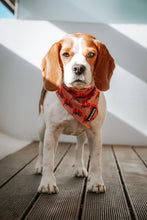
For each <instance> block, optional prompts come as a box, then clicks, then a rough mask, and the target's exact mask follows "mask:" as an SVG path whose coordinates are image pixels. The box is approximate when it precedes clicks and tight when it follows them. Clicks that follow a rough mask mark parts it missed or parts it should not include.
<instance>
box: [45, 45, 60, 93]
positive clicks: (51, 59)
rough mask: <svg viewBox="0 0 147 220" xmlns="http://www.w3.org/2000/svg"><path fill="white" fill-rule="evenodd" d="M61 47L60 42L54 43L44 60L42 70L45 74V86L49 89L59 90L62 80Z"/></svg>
mask: <svg viewBox="0 0 147 220" xmlns="http://www.w3.org/2000/svg"><path fill="white" fill-rule="evenodd" d="M60 49H61V43H60V42H57V43H55V44H53V45H52V47H51V48H50V50H49V51H48V53H47V54H46V56H45V57H44V58H43V60H42V64H41V70H42V74H43V82H44V88H45V89H46V90H48V91H55V90H57V89H58V88H59V87H60V85H61V82H62V64H61V60H60Z"/></svg>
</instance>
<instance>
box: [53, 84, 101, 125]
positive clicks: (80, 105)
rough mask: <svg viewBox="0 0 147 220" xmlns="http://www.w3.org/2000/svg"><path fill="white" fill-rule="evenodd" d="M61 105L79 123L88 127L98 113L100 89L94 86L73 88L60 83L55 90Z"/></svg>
mask: <svg viewBox="0 0 147 220" xmlns="http://www.w3.org/2000/svg"><path fill="white" fill-rule="evenodd" d="M56 94H57V97H58V98H59V100H60V102H61V103H62V105H63V107H64V108H65V109H66V110H67V111H68V112H69V113H70V114H71V115H72V116H73V117H74V118H75V119H76V120H77V121H79V122H80V123H81V124H83V125H84V126H86V127H88V128H89V127H90V123H91V121H92V120H94V119H95V118H96V116H97V114H98V101H99V95H100V91H99V90H98V89H97V88H96V87H95V86H93V87H90V88H87V89H75V88H71V87H67V86H66V85H65V84H62V85H61V87H60V88H59V89H58V90H57V91H56Z"/></svg>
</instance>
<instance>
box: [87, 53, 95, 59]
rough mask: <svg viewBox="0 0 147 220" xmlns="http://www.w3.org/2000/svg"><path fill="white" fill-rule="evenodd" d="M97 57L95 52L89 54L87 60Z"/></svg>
mask: <svg viewBox="0 0 147 220" xmlns="http://www.w3.org/2000/svg"><path fill="white" fill-rule="evenodd" d="M94 56H95V53H94V52H89V53H88V54H87V58H93V57H94Z"/></svg>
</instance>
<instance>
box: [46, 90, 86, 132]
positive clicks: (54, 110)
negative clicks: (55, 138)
mask: <svg viewBox="0 0 147 220" xmlns="http://www.w3.org/2000/svg"><path fill="white" fill-rule="evenodd" d="M44 117H45V118H44V119H45V121H46V122H47V123H48V124H49V125H50V126H51V127H56V129H60V130H61V133H62V134H66V135H75V136H77V135H80V134H81V133H82V132H84V131H85V129H86V128H85V126H84V125H82V124H81V123H79V122H78V121H77V120H76V119H74V118H73V116H72V115H70V114H69V113H68V112H67V111H66V110H65V108H64V107H63V106H62V104H61V103H60V101H59V99H58V98H57V96H56V94H55V92H48V94H47V96H46V99H45V102H44Z"/></svg>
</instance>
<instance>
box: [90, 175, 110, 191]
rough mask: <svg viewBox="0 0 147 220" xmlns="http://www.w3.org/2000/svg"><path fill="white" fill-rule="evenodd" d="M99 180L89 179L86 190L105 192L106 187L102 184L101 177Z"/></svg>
mask: <svg viewBox="0 0 147 220" xmlns="http://www.w3.org/2000/svg"><path fill="white" fill-rule="evenodd" d="M100 179H101V180H100V181H98V180H96V179H91V178H90V179H89V182H88V186H87V191H88V192H95V193H105V192H106V187H105V185H104V182H103V180H102V178H100Z"/></svg>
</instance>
